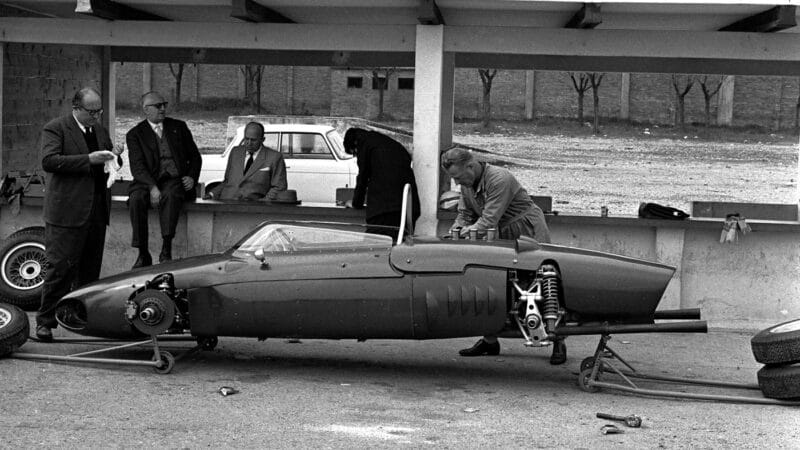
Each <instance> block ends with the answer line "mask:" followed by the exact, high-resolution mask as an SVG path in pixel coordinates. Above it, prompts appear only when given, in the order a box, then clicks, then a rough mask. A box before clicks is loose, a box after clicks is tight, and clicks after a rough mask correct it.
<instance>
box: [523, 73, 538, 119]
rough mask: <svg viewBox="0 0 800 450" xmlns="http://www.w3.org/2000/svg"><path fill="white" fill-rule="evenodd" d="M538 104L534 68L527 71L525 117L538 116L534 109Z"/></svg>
mask: <svg viewBox="0 0 800 450" xmlns="http://www.w3.org/2000/svg"><path fill="white" fill-rule="evenodd" d="M534 105H536V72H535V71H533V70H526V71H525V118H526V119H528V120H533V118H534V116H536V111H534V110H533V108H534Z"/></svg>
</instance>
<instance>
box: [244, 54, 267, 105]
mask: <svg viewBox="0 0 800 450" xmlns="http://www.w3.org/2000/svg"><path fill="white" fill-rule="evenodd" d="M240 70H241V71H242V75H244V98H245V99H246V100H247V101H248V102H249V103H250V107H251V108H253V109H254V110H255V111H256V112H257V113H260V112H261V79H262V77H263V75H264V66H255V65H244V66H242V67H241V68H240Z"/></svg>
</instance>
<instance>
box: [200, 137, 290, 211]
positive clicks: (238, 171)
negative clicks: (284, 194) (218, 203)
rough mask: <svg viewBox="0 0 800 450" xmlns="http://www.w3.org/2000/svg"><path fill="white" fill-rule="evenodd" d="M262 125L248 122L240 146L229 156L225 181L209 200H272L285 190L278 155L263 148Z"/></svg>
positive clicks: (283, 164) (284, 175) (284, 168)
mask: <svg viewBox="0 0 800 450" xmlns="http://www.w3.org/2000/svg"><path fill="white" fill-rule="evenodd" d="M263 142H264V125H261V124H260V123H258V122H250V123H248V124H247V125H246V126H245V128H244V139H243V140H242V144H241V145H239V146H236V147H234V148H233V149H232V150H231V153H230V154H229V155H228V165H227V167H226V168H225V180H224V181H223V182H222V183H220V185H219V186H217V187H215V188H214V189H213V190H211V192H209V196H210V197H211V198H214V199H219V200H260V199H265V200H274V199H275V197H276V196H277V195H278V192H280V191H285V190H286V187H287V185H286V163H285V162H284V160H283V155H281V153H280V152H277V151H275V150H272V149H270V148H267V147H264V145H262V144H263Z"/></svg>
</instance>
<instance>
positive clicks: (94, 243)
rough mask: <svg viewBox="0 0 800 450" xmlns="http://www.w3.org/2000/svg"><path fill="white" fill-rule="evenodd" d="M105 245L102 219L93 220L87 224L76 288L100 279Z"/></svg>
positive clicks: (104, 227) (104, 228) (104, 225)
mask: <svg viewBox="0 0 800 450" xmlns="http://www.w3.org/2000/svg"><path fill="white" fill-rule="evenodd" d="M105 243H106V223H105V220H104V219H99V218H98V219H95V220H92V221H90V222H89V223H88V230H87V235H86V242H85V243H84V245H83V251H82V252H81V257H80V263H79V264H78V274H77V277H78V286H83V285H84V284H88V283H91V282H92V281H96V280H97V279H99V278H100V269H101V268H102V266H103V250H104V249H105Z"/></svg>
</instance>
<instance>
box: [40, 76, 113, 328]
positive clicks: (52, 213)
mask: <svg viewBox="0 0 800 450" xmlns="http://www.w3.org/2000/svg"><path fill="white" fill-rule="evenodd" d="M102 103H103V102H102V99H101V97H100V93H99V92H98V91H97V90H96V89H93V88H83V89H81V90H79V91H78V92H76V93H75V96H74V97H73V98H72V113H70V114H67V115H65V116H63V117H60V118H57V119H54V120H52V121H50V122H49V123H48V124H47V125H45V126H44V129H43V130H42V169H44V171H45V172H46V174H47V180H46V183H45V185H46V186H47V189H46V191H45V196H44V222H45V232H44V240H45V251H46V253H47V267H46V269H45V281H44V286H43V288H42V302H41V306H40V308H39V312H38V313H37V315H36V337H37V338H39V340H41V341H44V342H49V341H52V340H53V334H52V332H51V329H52V328H55V327H56V326H57V323H56V319H55V306H56V302H57V301H58V300H59V299H61V297H63V296H64V295H66V294H67V293H68V292H69V291H70V289H72V288H73V287H77V286H82V285H84V284H86V283H89V282H92V281H94V280H97V279H98V278H99V277H100V268H101V265H102V261H103V247H104V246H105V238H106V226H107V225H108V218H109V212H110V211H111V195H110V193H109V190H108V187H107V185H106V182H107V179H108V174H107V173H105V172H104V165H105V163H106V162H107V161H111V160H113V159H114V158H117V161H118V163H120V164H121V163H122V160H121V159H120V157H119V155H120V154H121V153H122V147H121V146H117V147H114V146H113V145H112V143H111V138H110V137H109V135H108V131H106V129H105V128H104V127H103V126H102V125H101V124H100V123H99V122H98V119H99V118H100V116H101V115H102V114H103V108H102Z"/></svg>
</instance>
